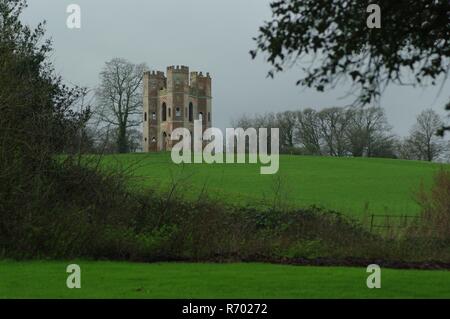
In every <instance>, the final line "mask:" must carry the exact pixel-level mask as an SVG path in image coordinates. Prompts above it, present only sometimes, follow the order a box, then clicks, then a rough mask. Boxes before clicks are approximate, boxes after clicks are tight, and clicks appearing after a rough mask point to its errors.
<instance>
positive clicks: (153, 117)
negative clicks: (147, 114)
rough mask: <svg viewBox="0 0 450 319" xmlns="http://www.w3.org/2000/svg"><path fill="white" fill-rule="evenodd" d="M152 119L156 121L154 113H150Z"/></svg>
mask: <svg viewBox="0 0 450 319" xmlns="http://www.w3.org/2000/svg"><path fill="white" fill-rule="evenodd" d="M152 119H153V120H156V113H155V112H153V113H152Z"/></svg>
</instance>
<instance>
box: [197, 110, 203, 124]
mask: <svg viewBox="0 0 450 319" xmlns="http://www.w3.org/2000/svg"><path fill="white" fill-rule="evenodd" d="M198 119H199V120H200V121H202V124H203V113H202V112H199V113H198Z"/></svg>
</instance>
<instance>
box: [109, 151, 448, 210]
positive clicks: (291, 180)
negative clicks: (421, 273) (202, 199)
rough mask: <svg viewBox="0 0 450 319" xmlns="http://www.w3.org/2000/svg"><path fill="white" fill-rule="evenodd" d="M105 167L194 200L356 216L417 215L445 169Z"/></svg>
mask: <svg viewBox="0 0 450 319" xmlns="http://www.w3.org/2000/svg"><path fill="white" fill-rule="evenodd" d="M103 164H104V165H105V166H110V165H112V166H117V165H119V166H122V167H125V168H127V169H129V170H130V171H131V172H132V174H133V176H134V177H135V179H134V183H135V184H136V185H138V186H139V187H145V186H156V187H157V188H158V189H159V190H162V191H163V190H167V189H168V188H169V187H170V185H171V183H172V181H176V182H177V183H178V185H179V186H178V187H181V188H182V189H183V192H185V193H186V194H187V195H188V196H191V197H194V196H198V194H199V193H200V192H201V190H202V189H206V191H207V192H208V194H209V195H210V196H211V197H215V198H221V199H224V200H226V201H232V202H236V203H246V204H252V205H258V204H261V203H265V204H271V203H273V201H274V200H275V198H278V199H280V200H283V201H284V202H286V203H290V204H292V205H295V206H304V205H313V204H314V205H318V206H323V207H325V208H329V209H336V210H339V211H341V212H343V213H347V214H351V215H353V216H362V215H363V214H364V213H365V212H366V211H369V212H370V213H377V214H381V213H388V214H398V215H401V214H414V213H417V212H418V206H417V204H416V203H415V202H414V199H413V192H414V191H415V190H417V189H418V187H419V185H420V183H421V182H422V181H423V183H424V184H425V185H429V184H430V182H431V179H432V176H433V174H434V172H435V171H436V170H437V169H438V168H439V167H440V164H433V163H427V162H418V161H403V160H391V159H376V158H334V157H314V156H290V155H282V156H281V157H280V170H279V172H278V174H276V175H260V173H259V167H260V165H259V164H212V165H209V164H187V165H186V164H185V165H176V164H174V163H172V161H171V159H170V153H156V154H126V155H110V156H106V157H105V158H104V159H103ZM274 194H278V195H274ZM367 208H368V209H367Z"/></svg>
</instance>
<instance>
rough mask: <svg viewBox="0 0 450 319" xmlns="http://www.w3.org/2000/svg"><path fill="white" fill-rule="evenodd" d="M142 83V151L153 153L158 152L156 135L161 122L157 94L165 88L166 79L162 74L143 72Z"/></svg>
mask: <svg viewBox="0 0 450 319" xmlns="http://www.w3.org/2000/svg"><path fill="white" fill-rule="evenodd" d="M143 82H144V94H143V96H144V101H143V106H144V107H143V109H144V110H143V111H144V114H143V123H144V130H143V142H144V145H143V150H144V152H151V151H153V152H155V151H158V143H159V138H158V137H159V135H158V134H159V126H160V122H161V117H160V116H159V111H160V110H159V109H160V108H159V105H160V103H159V92H160V91H161V90H164V89H165V87H166V77H165V75H164V72H159V71H158V72H155V71H153V72H145V73H144V80H143Z"/></svg>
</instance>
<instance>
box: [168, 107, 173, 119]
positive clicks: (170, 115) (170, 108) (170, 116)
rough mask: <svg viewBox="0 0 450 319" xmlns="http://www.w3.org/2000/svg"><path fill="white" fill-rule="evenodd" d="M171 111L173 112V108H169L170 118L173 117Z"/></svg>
mask: <svg viewBox="0 0 450 319" xmlns="http://www.w3.org/2000/svg"><path fill="white" fill-rule="evenodd" d="M170 111H171V108H170V107H169V117H172V113H171V112H170Z"/></svg>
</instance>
